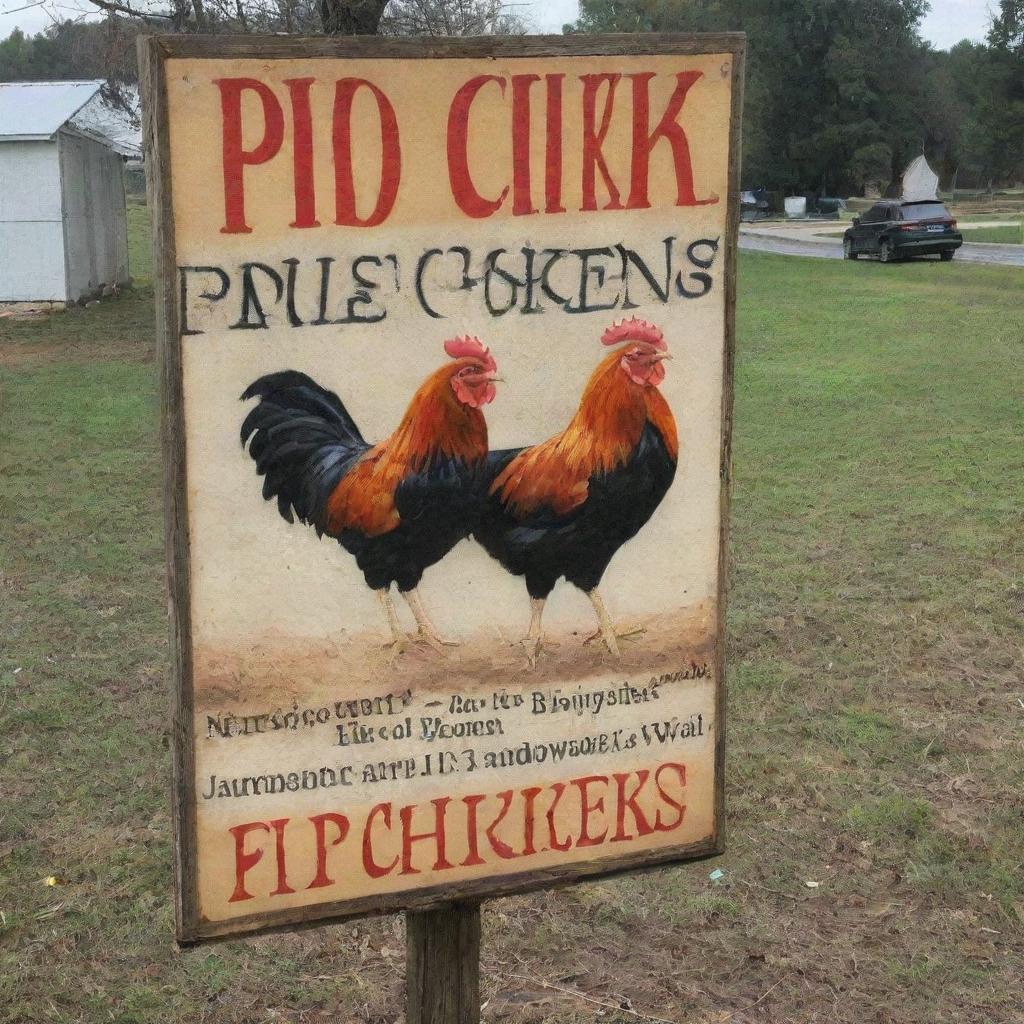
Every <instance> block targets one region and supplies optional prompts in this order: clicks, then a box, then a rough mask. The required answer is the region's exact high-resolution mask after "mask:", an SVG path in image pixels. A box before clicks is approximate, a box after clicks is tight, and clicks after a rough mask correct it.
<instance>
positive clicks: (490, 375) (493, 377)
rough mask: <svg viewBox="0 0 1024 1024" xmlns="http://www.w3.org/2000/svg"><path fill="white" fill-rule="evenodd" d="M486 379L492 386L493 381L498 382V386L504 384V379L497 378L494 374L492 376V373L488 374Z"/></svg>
mask: <svg viewBox="0 0 1024 1024" xmlns="http://www.w3.org/2000/svg"><path fill="white" fill-rule="evenodd" d="M487 379H488V380H489V381H490V382H491V383H492V384H493V383H494V382H495V381H497V382H498V383H499V384H504V383H505V378H504V377H498V376H496V375H495V374H493V373H489V374H488V375H487Z"/></svg>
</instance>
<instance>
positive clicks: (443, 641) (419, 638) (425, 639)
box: [416, 629, 462, 654]
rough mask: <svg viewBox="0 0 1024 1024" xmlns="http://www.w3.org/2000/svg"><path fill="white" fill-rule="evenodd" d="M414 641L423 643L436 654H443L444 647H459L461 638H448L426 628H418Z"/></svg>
mask: <svg viewBox="0 0 1024 1024" xmlns="http://www.w3.org/2000/svg"><path fill="white" fill-rule="evenodd" d="M416 643H418V644H425V645H426V646H427V647H429V648H431V650H434V651H437V653H438V654H445V653H446V651H445V648H446V647H461V646H462V641H461V640H449V639H448V638H447V637H443V636H440V635H439V634H437V633H435V632H433V631H432V630H428V629H419V630H417V632H416Z"/></svg>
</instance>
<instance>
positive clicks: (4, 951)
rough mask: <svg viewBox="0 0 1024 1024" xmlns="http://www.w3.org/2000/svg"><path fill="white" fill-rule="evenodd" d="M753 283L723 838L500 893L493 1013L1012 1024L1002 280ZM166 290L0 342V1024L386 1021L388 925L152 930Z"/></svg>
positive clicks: (1015, 846) (884, 275)
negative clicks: (639, 868) (157, 362)
mask: <svg viewBox="0 0 1024 1024" xmlns="http://www.w3.org/2000/svg"><path fill="white" fill-rule="evenodd" d="M132 227H133V249H132V251H133V253H134V254H135V255H136V258H137V259H141V257H140V255H139V254H141V253H144V252H145V248H144V246H145V239H144V237H143V231H142V229H143V227H144V214H143V211H141V210H139V209H138V208H136V209H134V210H133V211H132ZM141 270H142V272H141V273H140V264H138V263H137V264H136V273H137V274H139V275H140V276H145V268H144V267H142V268H141ZM740 271H741V274H740V290H739V295H740V308H739V350H738V365H737V394H736V437H735V500H734V523H733V534H732V588H733V589H732V599H731V606H730V612H729V621H730V651H729V661H730V673H731V676H730V718H729V751H728V808H729V814H728V817H729V823H728V841H729V851H728V853H727V854H726V855H725V856H724V857H722V858H721V859H720V860H719V861H718V862H717V863H712V864H707V863H705V864H694V865H689V866H684V867H679V868H673V869H668V870H662V871H658V872H654V873H650V874H645V875H641V876H636V877H633V878H628V879H624V880H617V881H610V882H603V883H595V884H588V885H581V886H578V887H576V888H573V889H570V890H566V891H563V892H560V893H558V894H555V895H551V894H547V895H539V896H533V897H524V898H518V899H507V900H501V901H496V902H494V903H491V904H488V905H487V908H486V912H485V948H484V995H485V997H486V998H487V1000H488V1003H487V1006H486V1008H485V1010H484V1018H485V1020H487V1021H506V1020H508V1021H519V1020H524V1021H540V1020H544V1021H551V1022H556V1024H568V1022H584V1021H588V1022H589V1021H594V1020H597V1019H600V1020H603V1021H608V1022H619V1021H634V1022H635V1021H636V1020H637V1019H638V1016H637V1015H639V1017H640V1019H647V1018H650V1017H654V1018H660V1019H663V1020H668V1021H673V1022H678V1024H696V1022H717V1024H725V1022H726V1021H732V1022H737V1024H752V1022H754V1021H758V1022H784V1021H785V1022H791V1021H792V1022H799V1024H806V1022H826V1021H828V1022H850V1024H853V1022H856V1024H865V1022H868V1024H946V1022H948V1024H954V1022H956V1024H964V1022H972V1024H975V1022H976V1024H983V1022H984V1024H992V1022H1007V1024H1008V1022H1020V1021H1022V1020H1024V1010H1022V1008H1021V1007H1022V1003H1021V999H1022V997H1021V991H1022V985H1024V801H1022V796H1021V794H1022V793H1024V756H1022V755H1024V742H1022V737H1024V678H1022V677H1024V651H1022V636H1024V628H1022V627H1024V415H1022V411H1021V403H1022V395H1024V303H1022V302H1021V295H1022V294H1024V291H1022V290H1024V274H1022V272H1021V271H1019V270H1015V269H1011V268H992V267H978V266H965V265H958V264H956V263H954V264H952V265H949V266H947V265H942V266H940V265H939V264H938V263H913V264H901V265H897V266H891V267H884V268H883V267H877V266H875V265H874V264H870V263H869V264H864V263H861V264H856V265H851V264H844V263H840V262H833V261H830V260H811V259H807V260H804V259H793V258H787V257H778V256H769V255H758V254H751V253H744V254H741V260H740ZM151 303H152V294H151V291H150V289H149V287H148V286H147V285H146V284H145V283H143V285H142V286H141V287H140V288H139V289H138V290H136V291H135V292H134V293H129V294H126V295H124V296H122V297H120V298H119V299H116V300H112V301H104V302H102V303H100V304H99V305H96V306H92V307H90V308H88V309H84V310H74V311H71V312H68V313H66V314H63V315H58V316H53V317H51V318H48V319H46V320H43V321H38V322H31V323H29V322H25V323H12V322H10V321H6V322H3V323H2V324H0V382H2V393H0V397H2V408H0V481H2V486H0V522H2V523H3V528H2V530H0V758H2V764H3V768H2V773H3V783H2V792H0V1022H3V1024H34V1022H72V1021H74V1022H78V1021H83V1022H93V1021H96V1022H101V1021H116V1022H122V1024H132V1022H135V1024H142V1022H146V1024H186V1022H187V1024H196V1022H217V1024H228V1022H230V1024H243V1022H244V1024H249V1022H252V1024H255V1022H263V1021H271V1020H273V1021H288V1022H300V1021H302V1022H327V1021H331V1022H346V1021H362V1022H380V1024H384V1022H388V1024H391V1022H394V1021H396V1020H397V1019H398V1018H399V1016H400V1014H401V1010H402V1006H401V992H402V982H403V972H404V959H403V958H404V953H403V935H402V926H401V921H400V920H399V919H394V918H386V919H380V920H374V921H366V922H358V923H356V924H341V925H336V926H329V927H324V928H319V929H313V930H308V931H305V932H302V933H298V934H284V935H274V936H265V937H260V938H254V939H249V940H245V941H234V942H228V943H224V944H221V945H218V946H214V947H206V948H199V949H191V950H184V951H179V950H178V949H176V947H175V946H174V944H173V942H172V940H171V930H172V915H171V910H170V890H171V871H170V820H169V811H168V771H169V754H168V729H169V723H168V718H167V708H168V697H167V694H166V691H165V684H164V674H165V670H166V660H167V647H166V640H165V619H164V608H165V598H164V584H163V555H162V544H163V542H162V536H161V515H160V494H159V487H158V449H157V438H156V432H155V422H156V397H155V390H154V367H153V359H152V343H151V334H150V331H151ZM715 867H720V868H721V869H722V870H723V872H724V876H723V877H722V878H721V880H720V881H719V882H718V883H717V884H715V883H713V882H711V881H710V880H709V877H708V876H709V872H710V871H711V870H712V869H713V868H715ZM48 882H49V883H52V884H48ZM810 883H816V884H815V885H811V884H810ZM544 982H549V983H554V984H556V985H558V986H560V989H561V990H558V989H550V988H545V987H544V984H543V983H544ZM594 1000H597V1001H598V1002H599V1003H600V1005H597V1004H595V1002H594ZM630 1010H631V1011H632V1012H630Z"/></svg>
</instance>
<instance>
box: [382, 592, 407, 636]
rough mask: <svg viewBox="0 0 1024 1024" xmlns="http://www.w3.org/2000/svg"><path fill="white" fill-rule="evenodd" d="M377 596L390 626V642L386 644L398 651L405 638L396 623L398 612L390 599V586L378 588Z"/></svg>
mask: <svg viewBox="0 0 1024 1024" xmlns="http://www.w3.org/2000/svg"><path fill="white" fill-rule="evenodd" d="M377 597H379V598H380V603H381V604H382V605H383V606H384V614H385V615H386V616H387V617H388V625H389V626H390V627H391V643H389V644H388V645H387V646H388V647H394V648H395V650H396V651H400V650H401V649H402V648H403V647H404V646H405V639H406V638H405V634H404V633H403V632H402V627H401V626H400V625H399V624H398V612H397V611H395V602H394V601H393V600H392V599H391V588H390V587H385V588H384V589H383V590H378V591H377Z"/></svg>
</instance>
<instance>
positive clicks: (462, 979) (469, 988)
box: [405, 903, 480, 1024]
mask: <svg viewBox="0 0 1024 1024" xmlns="http://www.w3.org/2000/svg"><path fill="white" fill-rule="evenodd" d="M405 932H406V939H405V942H406V978H405V985H406V1011H405V1016H406V1024H480V904H479V903H456V904H453V905H452V906H451V907H445V908H444V909H442V910H428V911H424V912H423V913H416V914H414V913H409V914H406V915H405Z"/></svg>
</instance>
